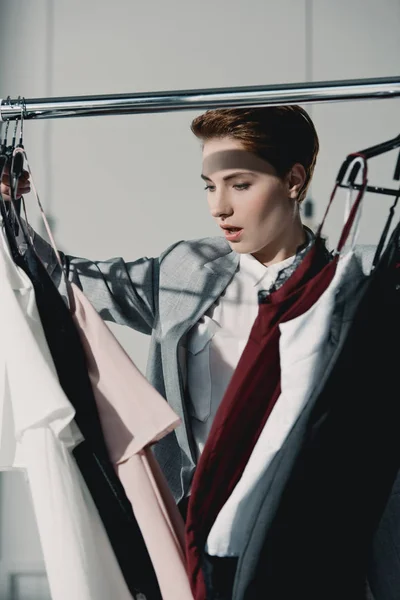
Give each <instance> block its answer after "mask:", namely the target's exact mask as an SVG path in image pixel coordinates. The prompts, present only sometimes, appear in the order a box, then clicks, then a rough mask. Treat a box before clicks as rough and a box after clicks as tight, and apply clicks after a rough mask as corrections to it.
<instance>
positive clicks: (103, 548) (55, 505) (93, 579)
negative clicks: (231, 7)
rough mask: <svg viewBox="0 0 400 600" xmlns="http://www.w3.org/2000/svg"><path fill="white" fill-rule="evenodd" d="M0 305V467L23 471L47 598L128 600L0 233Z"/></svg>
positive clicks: (28, 293) (25, 286) (77, 438)
mask: <svg viewBox="0 0 400 600" xmlns="http://www.w3.org/2000/svg"><path fill="white" fill-rule="evenodd" d="M0 304H1V311H0V332H1V337H0V373H1V375H2V381H1V384H2V385H1V388H0V416H2V417H3V419H4V420H2V422H1V423H0V425H1V426H0V431H1V436H0V437H3V436H4V435H8V443H7V445H4V444H3V443H0V448H1V452H0V465H1V467H3V468H4V467H8V468H9V467H13V468H22V469H24V470H25V471H26V474H27V478H28V482H29V486H30V491H31V494H32V500H33V507H34V512H35V516H36V520H37V526H38V531H39V535H40V541H41V546H42V550H43V556H44V560H45V566H46V571H47V576H48V580H49V585H50V590H51V595H52V598H53V599H54V600H71V598H73V599H74V600H93V598H96V600H110V598H118V599H121V600H130V599H131V598H132V596H131V594H130V592H129V590H128V588H127V586H126V583H125V581H124V578H123V576H122V573H121V570H120V567H119V565H118V563H117V561H116V559H115V555H114V553H113V551H112V548H111V546H110V542H109V540H108V537H107V535H106V533H105V530H104V526H103V524H102V522H101V520H100V517H99V514H98V512H97V509H96V507H95V505H94V502H93V500H92V497H91V495H90V493H89V491H88V489H87V486H86V484H85V481H84V480H83V478H82V476H81V474H80V472H79V470H78V468H77V466H76V463H75V460H74V458H73V456H72V451H73V449H74V448H75V447H76V446H77V445H79V444H81V443H82V439H83V438H82V435H81V433H80V431H79V429H78V427H77V426H76V424H75V422H74V415H75V411H74V409H73V407H72V406H71V403H70V402H69V400H68V399H67V398H66V396H65V394H64V392H63V390H62V389H61V387H60V384H59V381H58V377H57V372H56V369H55V367H54V363H53V360H52V356H51V354H50V351H49V348H48V345H47V342H46V339H45V335H44V332H43V327H42V324H41V320H40V317H39V314H38V310H37V306H36V301H35V294H34V289H33V286H32V283H31V281H30V280H29V278H28V277H27V276H26V275H25V273H24V272H23V271H22V270H21V269H19V268H18V267H17V266H16V265H15V263H14V262H13V261H12V259H11V256H10V254H9V252H8V247H7V243H6V240H5V237H4V234H3V229H2V228H1V227H0ZM7 416H8V419H7ZM11 433H12V435H10V434H11ZM1 441H2V440H0V442H1Z"/></svg>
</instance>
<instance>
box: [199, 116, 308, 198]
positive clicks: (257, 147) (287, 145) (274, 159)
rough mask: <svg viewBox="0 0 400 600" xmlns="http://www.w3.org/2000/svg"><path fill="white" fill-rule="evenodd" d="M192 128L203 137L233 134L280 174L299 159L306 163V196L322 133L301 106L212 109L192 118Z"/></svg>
mask: <svg viewBox="0 0 400 600" xmlns="http://www.w3.org/2000/svg"><path fill="white" fill-rule="evenodd" d="M191 130H192V131H193V133H194V134H195V136H196V137H198V138H199V139H201V140H203V141H207V140H210V139H212V138H218V137H219V138H222V137H231V138H234V139H235V140H238V141H240V142H241V143H242V145H243V147H244V148H245V149H246V150H248V151H249V152H252V153H254V154H256V155H257V156H259V157H260V158H263V159H264V160H266V161H268V162H269V163H270V164H271V165H272V166H273V167H274V169H275V170H276V172H277V175H278V176H279V177H284V176H285V175H286V174H287V173H288V172H289V171H290V169H291V168H292V166H293V165H294V164H295V163H300V164H301V165H303V167H304V169H305V171H306V181H305V184H304V187H303V188H302V190H301V192H300V194H299V198H298V200H299V201H301V200H304V198H305V196H306V194H307V189H308V186H309V185H310V181H311V177H312V175H313V172H314V167H315V163H316V160H317V154H318V150H319V141H318V135H317V132H316V130H315V127H314V124H313V122H312V121H311V119H310V117H309V115H308V114H307V113H306V111H305V110H303V109H302V108H301V107H300V106H265V107H256V108H226V109H225V108H223V109H218V110H208V111H207V112H205V113H204V114H202V115H200V116H198V117H196V118H195V119H194V120H193V121H192V125H191Z"/></svg>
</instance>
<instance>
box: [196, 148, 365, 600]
mask: <svg viewBox="0 0 400 600" xmlns="http://www.w3.org/2000/svg"><path fill="white" fill-rule="evenodd" d="M357 160H359V159H357ZM366 173H367V166H366V161H364V168H363V186H361V190H360V192H359V193H358V196H357V200H356V202H355V203H354V206H353V208H352V211H351V214H350V216H349V219H348V221H347V223H346V225H345V227H344V229H343V232H342V235H341V238H340V241H339V245H338V252H340V251H341V250H342V248H343V246H344V244H345V243H346V240H347V237H348V235H349V232H350V230H351V228H352V225H353V223H354V219H355V217H356V215H357V211H358V209H359V206H360V203H361V200H362V197H363V194H364V190H365V187H366V183H367V181H366ZM337 187H338V185H336V186H335V189H334V190H333V193H332V195H331V199H330V201H329V204H328V207H327V211H326V214H325V217H324V220H325V218H326V215H327V212H328V210H329V208H330V206H331V204H332V202H333V199H334V197H335V193H336V190H337ZM323 223H324V221H323ZM323 223H322V225H321V228H320V230H319V232H318V235H317V237H316V240H315V244H314V245H313V247H312V248H311V249H310V250H309V252H308V253H307V254H306V256H305V257H304V259H303V261H302V263H301V264H300V266H299V267H298V268H297V269H296V270H295V272H294V273H293V275H292V276H291V277H290V278H289V279H288V280H287V281H286V282H285V283H284V284H283V285H282V287H281V288H280V289H278V290H277V291H275V292H272V293H271V294H266V295H265V296H263V295H261V297H260V309H259V315H258V317H257V319H256V321H255V323H254V326H253V329H252V331H251V334H250V338H249V341H248V344H247V345H246V348H245V351H244V353H243V355H242V357H241V359H240V361H239V364H238V367H237V369H236V371H235V373H234V375H233V377H232V380H231V382H230V385H229V387H228V390H227V392H226V394H225V397H224V399H223V401H222V403H221V406H220V409H219V411H218V413H217V415H216V418H215V421H214V423H213V427H212V429H211V433H210V437H209V439H208V440H207V444H206V447H205V449H204V452H203V454H202V456H201V458H200V461H199V464H198V467H197V471H196V473H195V476H194V480H193V486H192V495H191V497H190V500H189V506H188V518H187V522H186V548H187V559H188V569H189V575H190V579H191V586H192V591H193V595H194V597H195V599H196V600H203V599H205V598H206V588H205V581H204V577H203V573H202V572H201V565H202V562H203V560H204V556H205V545H206V540H207V537H208V534H209V532H210V530H211V527H212V525H213V524H214V522H215V519H216V518H217V516H218V514H219V512H220V510H221V509H222V507H223V505H224V504H225V502H226V501H227V499H228V498H229V496H230V494H231V493H232V491H233V489H234V487H235V485H236V484H237V483H238V481H239V479H240V477H241V475H242V473H243V470H244V468H245V466H246V464H247V461H248V460H249V458H250V455H251V453H252V451H253V449H254V446H255V444H256V442H257V439H258V437H259V435H260V433H261V431H262V429H263V427H264V425H265V423H266V420H267V418H268V417H269V415H270V413H271V411H272V408H273V406H274V405H275V403H276V400H277V399H278V397H279V395H280V365H279V323H280V322H283V321H287V320H290V319H293V318H295V317H298V316H299V315H301V314H303V313H304V312H306V311H307V310H309V309H310V308H311V306H312V305H313V304H314V303H315V302H316V301H317V300H318V299H319V298H320V296H321V295H322V294H323V292H324V291H325V290H326V289H327V287H328V286H329V285H330V283H331V281H332V279H333V277H334V274H335V271H336V266H337V261H338V254H336V256H335V257H334V258H333V259H332V260H330V257H329V255H328V252H327V250H326V248H325V245H324V243H323V241H322V239H321V237H320V231H321V229H322V226H323ZM227 448H229V452H228V451H227ZM216 481H218V485H215V482H216Z"/></svg>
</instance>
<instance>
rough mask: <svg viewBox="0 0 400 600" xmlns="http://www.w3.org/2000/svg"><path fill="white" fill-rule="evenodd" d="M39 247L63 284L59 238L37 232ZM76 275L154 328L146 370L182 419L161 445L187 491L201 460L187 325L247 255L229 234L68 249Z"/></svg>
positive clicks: (124, 321) (178, 489)
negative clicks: (191, 406)
mask: <svg viewBox="0 0 400 600" xmlns="http://www.w3.org/2000/svg"><path fill="white" fill-rule="evenodd" d="M32 236H33V241H34V245H35V248H36V251H37V253H38V254H39V256H40V257H41V259H42V260H43V262H44V263H45V266H46V268H47V270H48V272H49V273H50V275H51V277H52V279H53V281H54V282H55V284H56V285H57V286H59V287H60V291H61V293H62V292H63V284H62V278H61V269H60V267H59V265H58V263H57V260H56V257H55V255H54V252H53V250H52V248H51V246H50V245H49V244H48V243H47V242H45V241H44V240H43V239H42V238H41V237H40V236H39V235H38V234H36V233H35V232H32ZM61 258H62V260H63V262H64V263H65V266H66V270H67V274H68V278H69V279H70V280H71V281H73V282H74V283H75V284H76V285H78V286H79V287H80V289H82V290H83V292H84V293H85V295H86V297H87V298H88V299H89V300H90V302H91V303H92V304H93V306H94V307H95V309H96V310H97V312H98V313H99V314H100V316H101V317H102V318H103V319H104V320H106V321H112V322H115V323H118V324H120V325H127V326H129V327H132V328H133V329H136V330H137V331H140V332H142V333H145V334H147V335H151V343H150V350H149V357H148V363H147V371H146V376H147V378H148V380H149V381H150V383H151V384H152V385H153V386H154V387H155V388H156V389H157V390H158V391H159V392H160V393H161V394H162V395H163V396H164V398H166V399H167V401H168V402H169V404H170V405H171V407H172V408H173V410H174V411H175V412H176V413H177V414H178V415H179V417H180V418H181V419H182V425H180V426H179V427H178V428H177V429H176V430H175V431H174V432H172V433H170V434H169V435H168V436H166V437H165V438H163V439H162V440H160V442H158V443H157V444H156V445H155V447H154V453H155V455H156V458H157V460H158V462H159V463H160V466H161V469H162V470H163V472H164V475H165V477H166V479H167V481H168V484H169V487H170V489H171V492H172V494H173V496H174V498H175V500H176V502H179V500H180V499H181V498H182V497H183V496H184V495H187V493H188V490H189V487H190V483H191V479H192V476H193V473H194V469H195V463H196V449H195V445H194V441H193V436H192V433H191V428H190V416H189V415H188V413H187V405H186V402H185V401H184V398H185V395H186V392H185V389H184V381H185V380H186V377H185V375H186V374H185V364H184V359H185V356H186V349H185V337H186V334H187V332H188V331H189V329H190V328H191V327H193V325H194V324H195V323H196V322H197V321H198V320H199V319H200V317H201V316H203V315H204V313H205V312H206V311H207V310H208V309H209V308H210V306H211V305H212V304H213V303H214V302H215V301H216V300H217V299H218V298H219V296H220V295H221V294H222V292H223V291H224V289H225V288H226V286H227V285H228V284H229V282H230V281H231V279H232V277H233V275H234V274H235V272H236V270H237V267H238V263H239V255H238V254H237V253H236V252H232V250H231V248H230V246H229V244H228V242H227V241H226V240H225V239H224V238H222V237H215V238H204V239H199V240H192V241H180V242H177V243H176V244H174V245H172V246H170V247H169V248H168V249H167V250H166V251H165V252H163V254H161V256H159V257H158V258H141V259H139V260H136V261H134V262H125V261H124V260H123V259H122V258H113V259H111V260H107V261H90V260H87V259H85V258H76V257H72V256H65V255H62V256H61Z"/></svg>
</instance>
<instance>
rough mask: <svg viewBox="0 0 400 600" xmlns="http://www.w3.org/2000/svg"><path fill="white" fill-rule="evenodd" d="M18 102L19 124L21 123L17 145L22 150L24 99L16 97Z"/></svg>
mask: <svg viewBox="0 0 400 600" xmlns="http://www.w3.org/2000/svg"><path fill="white" fill-rule="evenodd" d="M18 102H19V103H20V107H21V118H20V122H21V130H20V133H19V143H18V146H19V147H20V148H23V147H24V146H23V141H24V115H25V98H22V97H21V96H18Z"/></svg>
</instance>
